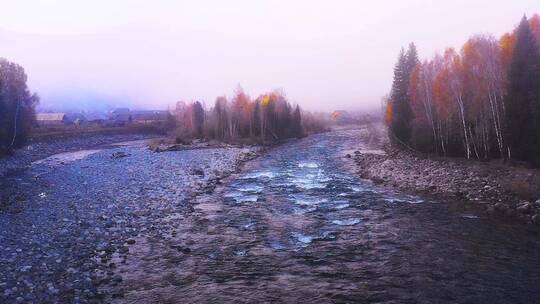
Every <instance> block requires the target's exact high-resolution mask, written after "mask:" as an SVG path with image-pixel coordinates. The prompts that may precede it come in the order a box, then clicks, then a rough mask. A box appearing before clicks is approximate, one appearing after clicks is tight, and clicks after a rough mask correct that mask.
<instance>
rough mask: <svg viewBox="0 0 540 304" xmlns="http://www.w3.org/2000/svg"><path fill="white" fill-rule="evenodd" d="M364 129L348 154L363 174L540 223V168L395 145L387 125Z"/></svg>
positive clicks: (385, 183)
mask: <svg viewBox="0 0 540 304" xmlns="http://www.w3.org/2000/svg"><path fill="white" fill-rule="evenodd" d="M359 132H362V133H364V135H363V136H362V138H365V139H366V140H364V141H362V142H361V143H359V145H358V147H357V148H356V149H354V150H353V151H348V152H347V155H346V157H347V158H349V159H350V161H351V166H352V167H353V168H354V170H355V172H356V173H357V174H358V175H359V176H360V177H362V178H364V179H369V180H371V181H373V182H374V183H376V184H380V185H382V186H387V187H392V188H396V189H399V190H401V191H406V192H410V193H415V194H423V195H428V196H435V197H437V198H440V199H448V200H465V201H470V202H472V203H476V204H481V205H483V206H485V209H486V211H487V212H489V213H494V214H505V215H510V216H512V217H517V218H519V219H521V220H523V221H526V222H529V223H536V224H540V170H537V169H529V168H525V167H523V166H512V165H508V164H504V163H502V162H501V161H499V160H493V161H490V162H480V161H475V160H465V159H459V158H448V157H437V156H433V155H425V154H420V153H416V152H413V151H409V150H406V149H402V148H397V147H393V146H392V145H391V144H390V143H389V141H388V136H387V134H386V130H385V128H384V126H382V125H369V126H363V127H362V128H361V129H360V130H359Z"/></svg>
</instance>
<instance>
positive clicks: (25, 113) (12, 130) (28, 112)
mask: <svg viewBox="0 0 540 304" xmlns="http://www.w3.org/2000/svg"><path fill="white" fill-rule="evenodd" d="M26 80H27V77H26V74H25V72H24V69H23V68H22V67H21V66H20V65H18V64H16V63H12V62H9V61H7V60H5V59H3V58H0V154H1V153H5V152H6V151H10V150H12V149H13V148H16V147H19V146H21V145H22V144H23V143H24V142H25V141H26V138H27V135H28V133H29V130H30V128H31V127H32V126H33V124H34V122H35V107H36V105H37V104H38V102H39V97H38V96H37V95H36V94H32V93H31V92H30V91H29V90H28V87H27V85H26Z"/></svg>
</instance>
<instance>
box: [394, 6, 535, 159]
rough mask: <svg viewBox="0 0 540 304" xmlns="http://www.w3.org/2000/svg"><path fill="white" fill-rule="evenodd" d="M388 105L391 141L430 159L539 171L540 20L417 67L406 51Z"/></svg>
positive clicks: (469, 43)
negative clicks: (522, 164)
mask: <svg viewBox="0 0 540 304" xmlns="http://www.w3.org/2000/svg"><path fill="white" fill-rule="evenodd" d="M385 103H386V123H387V124H388V126H389V129H390V136H391V138H392V139H393V140H394V142H397V143H400V144H402V145H406V146H408V147H411V148H413V149H416V150H418V151H422V152H428V153H437V154H439V155H447V156H463V157H467V158H476V159H489V158H494V157H498V158H509V159H516V160H522V161H527V162H530V163H533V164H536V165H540V16H538V15H534V16H533V17H532V18H530V19H527V18H526V17H523V19H522V20H521V22H520V24H519V25H518V26H517V27H516V28H515V29H514V30H513V31H511V32H509V33H506V34H505V35H503V36H502V37H501V38H500V39H496V38H494V37H493V36H489V35H476V36H473V37H471V38H470V39H469V40H468V41H467V42H466V43H465V44H464V45H463V47H462V48H461V50H460V51H459V52H458V51H456V50H455V49H452V48H449V49H447V50H446V51H445V52H444V54H436V55H435V56H433V58H431V59H429V60H424V61H420V60H419V58H418V53H417V50H416V47H415V45H414V44H410V45H409V47H408V49H407V50H403V49H402V51H401V53H400V55H399V59H398V62H397V64H396V66H395V69H394V80H393V84H392V90H391V93H390V95H389V96H388V98H386V100H385Z"/></svg>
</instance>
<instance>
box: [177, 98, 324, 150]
mask: <svg viewBox="0 0 540 304" xmlns="http://www.w3.org/2000/svg"><path fill="white" fill-rule="evenodd" d="M175 115H176V118H177V122H176V127H177V140H178V141H182V140H189V139H192V138H206V139H216V140H219V141H224V142H245V141H249V142H268V141H277V140H282V139H287V138H294V137H301V136H303V135H304V134H307V133H313V132H320V131H323V130H324V129H325V125H324V123H323V122H322V120H320V119H317V118H315V117H314V116H313V115H311V114H310V113H307V112H303V111H302V110H301V109H300V107H299V106H298V105H296V106H293V105H291V104H290V103H289V102H288V100H287V98H286V97H285V95H284V94H283V93H282V92H280V91H274V92H272V93H268V94H263V95H260V96H259V97H258V98H256V99H254V100H252V99H251V98H250V97H249V96H248V95H247V94H246V93H245V92H244V91H243V90H242V89H241V88H238V89H237V90H236V92H235V93H234V96H233V97H232V98H231V99H230V100H229V99H227V97H225V96H220V97H218V98H217V99H216V101H215V103H214V106H213V107H211V108H210V109H205V106H204V105H203V104H202V103H201V102H199V101H196V102H193V103H189V104H186V103H185V102H178V103H177V104H176V111H175Z"/></svg>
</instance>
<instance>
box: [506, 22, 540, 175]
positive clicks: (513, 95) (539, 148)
mask: <svg viewBox="0 0 540 304" xmlns="http://www.w3.org/2000/svg"><path fill="white" fill-rule="evenodd" d="M508 81H509V84H508V93H507V96H506V99H505V108H506V133H507V135H506V136H507V143H508V148H509V152H510V155H511V157H512V158H515V159H520V160H526V161H532V162H533V163H536V164H537V165H538V164H540V53H539V50H538V46H537V44H536V40H535V38H534V35H533V32H532V30H531V28H530V26H529V22H527V18H526V17H525V16H524V17H523V19H522V20H521V23H520V24H519V26H518V29H517V33H516V44H515V47H514V52H513V54H512V60H511V64H510V71H509V75H508Z"/></svg>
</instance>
